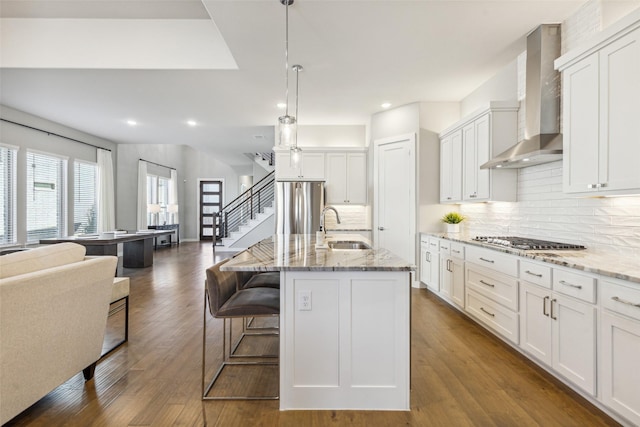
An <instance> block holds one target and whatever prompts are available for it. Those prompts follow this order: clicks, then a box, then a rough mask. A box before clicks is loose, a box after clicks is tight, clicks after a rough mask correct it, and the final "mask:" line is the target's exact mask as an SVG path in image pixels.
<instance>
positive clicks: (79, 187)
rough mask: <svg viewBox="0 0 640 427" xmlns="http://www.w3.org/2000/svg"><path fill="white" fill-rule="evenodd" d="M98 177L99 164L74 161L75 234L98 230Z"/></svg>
mask: <svg viewBox="0 0 640 427" xmlns="http://www.w3.org/2000/svg"><path fill="white" fill-rule="evenodd" d="M97 177H98V165H97V164H95V163H88V162H81V161H75V162H74V168H73V181H74V186H73V187H74V190H73V191H74V194H73V228H74V230H73V231H74V234H81V233H84V234H88V233H96V232H97V231H98V210H97V207H98V204H97V181H98V180H97Z"/></svg>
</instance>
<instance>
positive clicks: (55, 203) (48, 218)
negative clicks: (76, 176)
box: [27, 151, 66, 242]
mask: <svg viewBox="0 0 640 427" xmlns="http://www.w3.org/2000/svg"><path fill="white" fill-rule="evenodd" d="M65 170H66V160H64V159H61V158H59V157H55V156H51V155H47V154H43V153H36V152H32V151H27V242H37V241H38V240H40V239H46V238H49V237H61V236H63V235H64V234H66V227H65V220H64V219H65V194H66V182H65V179H64V178H65Z"/></svg>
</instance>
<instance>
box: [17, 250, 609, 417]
mask: <svg viewBox="0 0 640 427" xmlns="http://www.w3.org/2000/svg"><path fill="white" fill-rule="evenodd" d="M219 255H221V254H219ZM213 262H214V260H213V254H212V250H211V246H210V245H209V244H199V243H182V244H181V245H180V246H179V247H177V248H176V247H173V248H170V249H169V248H167V249H161V250H158V251H157V252H156V253H155V260H154V265H153V267H151V268H145V269H125V271H124V274H125V275H128V276H130V277H131V291H130V294H131V299H130V303H131V308H130V310H131V314H130V334H129V342H128V343H127V344H125V345H124V346H122V347H121V348H119V349H118V350H117V351H115V352H113V353H112V354H111V355H110V356H109V357H107V358H106V359H104V360H103V361H101V362H100V363H99V364H98V367H97V369H96V375H95V379H94V380H91V381H89V382H87V383H85V382H84V380H83V378H82V374H79V375H76V376H75V377H73V378H72V379H70V380H69V381H67V382H66V383H65V384H63V385H61V386H60V387H58V388H57V389H55V390H54V391H52V392H51V393H50V394H49V395H47V396H46V397H45V398H43V399H42V400H40V401H39V402H37V403H36V404H34V405H33V406H32V407H31V408H29V409H27V410H26V411H25V412H23V413H22V414H20V415H19V416H18V417H16V418H15V419H14V420H13V421H12V422H10V423H9V424H7V425H15V426H47V427H51V426H115V427H119V426H202V425H204V419H205V418H206V421H207V425H208V426H210V427H211V426H225V427H227V426H292V427H293V426H296V427H298V426H328V425H331V426H342V425H344V426H346V425H349V426H401V425H405V426H447V427H448V426H482V427H485V426H563V427H564V426H612V425H618V424H617V423H616V422H615V421H614V420H612V419H611V418H609V417H607V416H606V415H605V414H604V413H602V412H601V411H599V410H598V409H597V408H595V407H594V406H593V405H591V404H590V403H588V402H587V401H586V400H584V399H583V398H581V397H580V396H578V395H577V394H576V393H574V392H573V391H571V390H570V389H568V388H567V387H566V386H564V385H562V384H561V383H560V382H558V381H557V380H555V379H554V378H553V377H551V376H550V375H548V374H547V373H545V372H544V371H543V370H542V369H540V368H538V367H537V366H535V365H534V364H533V363H531V362H529V361H527V360H526V359H525V358H524V357H522V356H521V355H520V354H518V353H517V352H516V351H514V350H512V349H511V348H509V347H508V346H507V345H506V344H504V343H502V342H501V341H500V340H499V339H497V338H495V337H494V336H492V335H491V334H490V333H488V332H486V331H484V330H483V329H482V328H480V327H478V326H476V325H475V324H474V323H473V322H471V321H470V320H468V319H467V318H466V317H465V316H464V315H462V314H460V313H458V312H457V311H456V310H454V309H452V308H450V307H449V306H447V305H446V304H445V303H443V302H441V301H440V300H439V299H438V298H436V297H434V296H433V294H431V293H429V292H427V291H426V290H418V289H414V290H413V291H412V305H413V310H412V361H411V362H412V363H411V366H412V372H411V377H412V391H411V411H410V412H366V411H288V412H280V411H279V410H278V402H277V401H207V402H202V401H201V400H200V393H201V383H200V378H201V349H202V304H203V292H204V277H205V275H204V271H205V268H207V267H209V266H210V265H212V264H213ZM207 328H210V329H211V331H212V335H211V337H212V339H211V341H209V342H211V343H213V344H214V345H215V342H214V340H215V339H216V337H218V339H219V337H220V336H221V330H222V321H218V320H211V321H210V322H209V323H208V326H207ZM210 350H212V351H211V352H210V354H211V357H210V363H211V364H212V365H213V364H215V360H214V359H213V358H214V357H215V356H216V355H218V353H219V352H220V351H219V350H218V349H217V348H211V347H210ZM372 357H375V355H372ZM212 369H213V367H211V368H210V369H209V370H210V371H211V370H212ZM265 369H269V368H265ZM238 375H242V376H238V377H232V379H235V382H236V383H237V382H240V381H245V382H251V381H253V380H254V379H255V378H257V375H243V374H242V373H240V374H238ZM269 375H270V374H269V373H268V372H267V373H262V376H261V378H262V377H264V378H269ZM271 377H272V378H273V379H274V380H275V374H273V373H272V374H271ZM261 382H263V381H261ZM271 384H272V385H273V383H271Z"/></svg>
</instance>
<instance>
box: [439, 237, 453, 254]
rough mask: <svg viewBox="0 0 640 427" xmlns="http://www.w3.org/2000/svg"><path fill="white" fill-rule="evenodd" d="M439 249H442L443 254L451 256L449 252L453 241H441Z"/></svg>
mask: <svg viewBox="0 0 640 427" xmlns="http://www.w3.org/2000/svg"><path fill="white" fill-rule="evenodd" d="M438 248H439V249H440V253H441V254H445V255H449V252H450V250H451V241H450V240H445V239H442V240H440V242H439V243H438Z"/></svg>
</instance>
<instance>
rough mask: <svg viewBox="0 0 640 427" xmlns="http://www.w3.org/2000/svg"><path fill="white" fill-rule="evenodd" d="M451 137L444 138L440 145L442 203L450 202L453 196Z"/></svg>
mask: <svg viewBox="0 0 640 427" xmlns="http://www.w3.org/2000/svg"><path fill="white" fill-rule="evenodd" d="M451 155H452V152H451V136H447V137H445V138H442V142H441V143H440V201H441V202H450V201H452V199H453V197H452V195H451V176H452V174H453V172H452V171H451Z"/></svg>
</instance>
